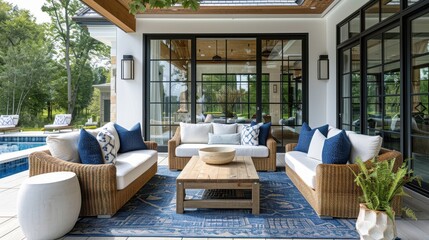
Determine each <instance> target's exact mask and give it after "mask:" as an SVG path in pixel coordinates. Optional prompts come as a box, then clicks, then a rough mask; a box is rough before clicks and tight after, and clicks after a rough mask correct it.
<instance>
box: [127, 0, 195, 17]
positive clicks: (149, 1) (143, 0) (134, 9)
mask: <svg viewBox="0 0 429 240" xmlns="http://www.w3.org/2000/svg"><path fill="white" fill-rule="evenodd" d="M176 4H181V5H182V7H183V8H190V9H192V10H197V9H198V8H199V7H200V2H199V0H131V1H130V3H129V6H130V12H131V13H132V14H134V15H135V14H137V13H138V12H139V11H141V12H144V11H146V9H147V8H169V7H172V6H174V5H176Z"/></svg>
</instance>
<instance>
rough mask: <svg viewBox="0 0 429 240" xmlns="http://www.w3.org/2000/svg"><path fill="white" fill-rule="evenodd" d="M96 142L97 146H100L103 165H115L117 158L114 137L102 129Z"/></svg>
mask: <svg viewBox="0 0 429 240" xmlns="http://www.w3.org/2000/svg"><path fill="white" fill-rule="evenodd" d="M97 141H98V144H100V148H101V153H102V155H103V160H104V163H107V164H115V162H116V157H117V152H116V149H115V136H113V134H112V133H110V132H109V131H107V129H102V130H101V131H100V132H99V133H98V134H97Z"/></svg>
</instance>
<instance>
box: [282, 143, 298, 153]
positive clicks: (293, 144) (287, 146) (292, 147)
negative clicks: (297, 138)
mask: <svg viewBox="0 0 429 240" xmlns="http://www.w3.org/2000/svg"><path fill="white" fill-rule="evenodd" d="M296 145H298V143H288V144H286V146H285V150H286V152H290V151H293V149H294V148H295V147H296Z"/></svg>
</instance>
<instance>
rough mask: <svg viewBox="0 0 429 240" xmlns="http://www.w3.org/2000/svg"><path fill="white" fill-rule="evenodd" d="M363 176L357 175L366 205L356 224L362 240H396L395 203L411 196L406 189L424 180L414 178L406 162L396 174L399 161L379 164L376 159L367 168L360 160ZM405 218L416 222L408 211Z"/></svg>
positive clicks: (359, 164) (408, 210) (361, 207)
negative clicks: (413, 182) (403, 197)
mask: <svg viewBox="0 0 429 240" xmlns="http://www.w3.org/2000/svg"><path fill="white" fill-rule="evenodd" d="M356 163H357V165H358V167H359V170H360V171H359V172H358V173H355V172H354V171H353V174H354V175H355V177H356V178H355V182H356V184H357V185H358V186H359V187H360V188H361V189H362V192H363V195H362V197H361V198H362V203H361V204H360V211H359V216H358V219H357V221H356V229H357V231H358V232H359V234H360V236H361V239H395V238H396V226H395V212H394V211H393V208H392V201H393V200H394V198H395V197H397V196H408V195H407V194H406V193H405V192H404V190H403V186H404V185H405V184H406V183H408V182H412V181H414V180H416V181H417V182H418V183H419V184H421V178H420V177H418V176H413V175H412V173H413V171H412V170H411V169H408V167H407V163H406V161H404V163H402V165H401V166H400V167H399V168H398V169H397V170H396V171H395V167H394V166H395V159H391V160H385V161H378V160H377V159H376V158H374V159H372V160H371V162H370V164H365V163H364V162H362V160H360V159H357V160H356ZM403 210H404V211H405V214H406V215H407V216H409V217H411V218H413V219H416V217H415V214H414V212H413V211H412V210H411V209H409V208H404V209H403Z"/></svg>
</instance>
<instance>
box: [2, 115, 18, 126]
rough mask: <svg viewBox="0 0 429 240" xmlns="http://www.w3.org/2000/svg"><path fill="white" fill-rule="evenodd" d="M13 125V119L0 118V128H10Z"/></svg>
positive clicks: (9, 117) (8, 117)
mask: <svg viewBox="0 0 429 240" xmlns="http://www.w3.org/2000/svg"><path fill="white" fill-rule="evenodd" d="M10 125H15V124H13V118H12V117H11V116H1V117H0V126H10Z"/></svg>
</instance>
